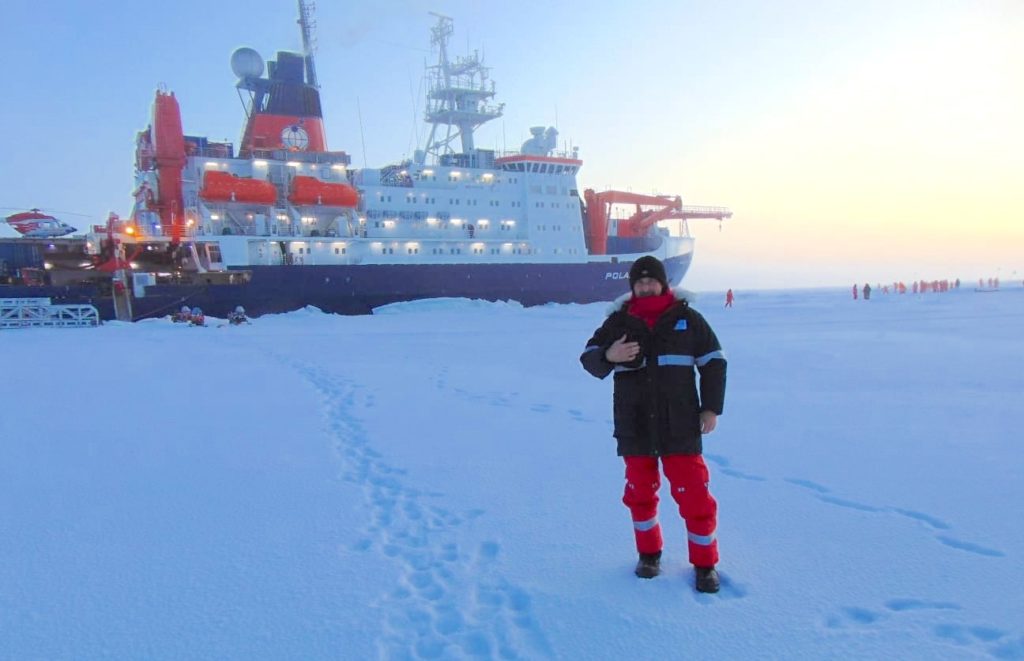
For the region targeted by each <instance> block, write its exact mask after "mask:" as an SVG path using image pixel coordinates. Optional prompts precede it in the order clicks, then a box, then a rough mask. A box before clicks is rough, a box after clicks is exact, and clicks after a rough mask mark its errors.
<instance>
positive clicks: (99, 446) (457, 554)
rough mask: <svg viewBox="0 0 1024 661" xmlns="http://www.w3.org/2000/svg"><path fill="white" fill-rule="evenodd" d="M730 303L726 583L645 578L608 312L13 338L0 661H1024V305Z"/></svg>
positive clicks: (0, 338) (389, 314)
mask: <svg viewBox="0 0 1024 661" xmlns="http://www.w3.org/2000/svg"><path fill="white" fill-rule="evenodd" d="M737 294H738V295H737V299H736V307H735V308H733V309H728V310H726V309H723V308H722V303H723V302H724V300H723V298H722V297H720V296H719V295H718V294H713V295H711V294H706V295H703V296H702V297H700V298H699V299H698V301H697V304H696V307H697V308H698V309H700V310H701V311H702V312H703V313H704V314H705V316H706V317H707V318H708V319H709V321H710V322H711V323H712V325H713V326H714V328H715V330H716V332H717V334H718V336H719V338H720V340H721V342H722V344H723V346H724V347H725V350H726V353H727V355H728V357H729V384H728V392H727V395H726V411H725V415H724V416H723V417H722V418H721V419H720V421H719V426H718V429H717V430H716V431H715V432H714V433H713V434H711V435H710V436H708V437H707V438H706V439H705V449H706V457H707V459H708V462H709V465H710V466H711V469H712V490H713V492H714V493H715V495H716V497H717V498H718V500H719V503H720V521H719V540H720V546H721V552H722V563H721V565H720V567H721V570H722V577H723V589H722V592H720V593H719V594H718V595H701V594H697V593H695V592H694V591H693V588H692V575H691V571H690V568H689V567H688V565H687V564H686V558H685V533H684V530H683V527H682V523H681V522H680V521H679V519H678V517H677V516H676V514H675V512H674V509H673V507H671V500H670V499H668V498H665V499H663V506H662V512H661V519H662V523H663V526H664V528H665V535H666V551H665V563H666V571H665V573H664V574H663V575H662V576H660V577H658V578H656V579H654V580H650V581H643V580H639V579H637V578H635V577H634V576H633V574H632V568H633V564H634V561H635V552H634V549H633V545H632V527H631V525H630V521H629V514H628V511H627V510H626V508H625V507H624V506H623V505H622V504H621V502H620V500H619V499H620V498H621V492H622V485H623V479H622V473H623V470H622V466H621V461H620V460H619V459H618V458H617V457H616V456H615V446H614V441H613V439H612V438H611V420H610V418H611V382H610V379H609V380H606V381H598V380H596V379H594V378H592V377H591V376H589V375H588V374H586V373H585V372H584V371H583V369H582V368H581V367H580V365H579V363H578V355H579V353H580V351H581V350H582V349H583V345H584V342H585V341H586V340H587V338H588V337H589V336H590V334H591V332H592V331H593V329H594V328H596V327H597V326H598V325H599V324H600V322H601V321H602V319H603V316H604V313H605V307H606V306H604V305H601V304H595V305H584V306H573V305H569V306H547V307H539V308H526V309H524V308H522V307H520V306H518V305H515V304H501V303H498V304H493V303H481V302H472V301H462V300H438V301H423V302H418V303H411V304H402V305H394V306H389V307H388V308H385V309H382V310H379V311H378V314H376V315H374V316H371V317H340V316H332V315H325V314H321V313H319V312H317V311H315V310H304V311H300V312H295V313H291V314H286V315H278V316H268V317H263V318H260V319H258V320H255V322H254V323H253V324H252V325H251V326H242V327H237V328H235V327H222V328H217V327H215V326H214V327H207V328H188V327H184V326H181V325H175V324H171V323H170V322H169V321H166V320H156V321H147V322H141V323H137V324H120V323H109V324H106V325H104V326H102V327H99V328H96V329H67V330H56V329H54V330H49V329H43V330H19V331H3V332H0V365H2V370H3V372H2V373H3V379H2V380H0V402H2V406H3V413H2V415H0V658H3V659H19V660H21V659H86V658H88V659H93V658H118V659H142V658H146V659H183V658H210V659H226V658H238V659H289V658H290V659H313V658H331V659H366V658H395V659H428V658H442V659H453V658H526V659H544V658H561V659H627V658H664V659H670V658H695V659H738V658H774V659H781V658H804V659H821V658H859V659H881V658H887V659H896V658H901V659H907V658H922V659H924V658H927V659H964V658H989V657H995V658H1010V659H1012V658H1024V590H1022V589H1021V586H1022V585H1024V516H1022V503H1024V479H1022V477H1024V471H1022V469H1024V451H1022V449H1021V429H1024V406H1022V405H1021V401H1022V400H1021V393H1022V392H1024V342H1022V341H1021V332H1022V330H1024V289H1021V288H1020V287H1019V286H1018V287H1007V288H1004V290H1002V291H1000V292H998V293H976V292H973V291H967V290H961V291H955V292H950V293H946V294H931V293H930V294H924V295H910V294H907V295H903V296H897V295H889V296H884V295H880V294H878V293H876V296H875V298H874V299H873V300H871V301H863V300H858V301H853V300H852V299H851V298H850V295H849V292H848V291H840V290H813V291H775V292H756V293H744V292H738V293H737Z"/></svg>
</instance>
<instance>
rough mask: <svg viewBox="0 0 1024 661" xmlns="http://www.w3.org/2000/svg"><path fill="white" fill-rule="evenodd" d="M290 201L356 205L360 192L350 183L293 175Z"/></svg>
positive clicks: (337, 205)
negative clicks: (337, 182)
mask: <svg viewBox="0 0 1024 661" xmlns="http://www.w3.org/2000/svg"><path fill="white" fill-rule="evenodd" d="M288 201H289V202H291V203H292V204H294V205H296V206H311V205H317V206H324V207H354V206H356V205H358V204H359V192H358V191H356V189H355V188H352V187H351V186H349V185H348V184H335V183H331V182H328V181H320V180H319V179H317V178H316V177H306V176H302V175H299V176H296V177H292V187H291V193H290V194H289V195H288Z"/></svg>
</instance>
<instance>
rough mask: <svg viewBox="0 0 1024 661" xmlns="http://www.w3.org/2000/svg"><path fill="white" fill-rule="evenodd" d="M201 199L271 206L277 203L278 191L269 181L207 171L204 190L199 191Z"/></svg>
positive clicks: (204, 177)
mask: <svg viewBox="0 0 1024 661" xmlns="http://www.w3.org/2000/svg"><path fill="white" fill-rule="evenodd" d="M199 197H201V198H203V199H204V200H207V201H209V202H239V203H242V204H263V205H271V204H274V203H275V202H277V189H275V188H274V184H272V183H270V182H269V181H261V180H259V179H248V178H244V177H238V176H236V175H233V174H231V173H230V172H220V171H217V170H207V171H206V172H204V173H203V188H202V189H201V190H200V191H199Z"/></svg>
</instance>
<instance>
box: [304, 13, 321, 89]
mask: <svg viewBox="0 0 1024 661" xmlns="http://www.w3.org/2000/svg"><path fill="white" fill-rule="evenodd" d="M314 9H316V4H315V3H313V2H312V0H299V28H300V29H301V30H302V57H303V58H304V59H305V60H306V83H307V84H309V85H312V86H313V87H315V88H317V89H320V85H319V84H318V83H317V82H316V67H314V66H313V53H314V52H315V51H316V36H315V33H314V31H315V30H316V20H315V19H314V18H313V10H314Z"/></svg>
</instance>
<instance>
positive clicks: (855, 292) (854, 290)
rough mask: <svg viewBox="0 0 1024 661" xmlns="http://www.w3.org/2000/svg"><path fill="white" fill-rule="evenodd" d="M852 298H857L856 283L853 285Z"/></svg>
mask: <svg viewBox="0 0 1024 661" xmlns="http://www.w3.org/2000/svg"><path fill="white" fill-rule="evenodd" d="M853 300H855V301H856V300H857V285H854V286H853Z"/></svg>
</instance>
